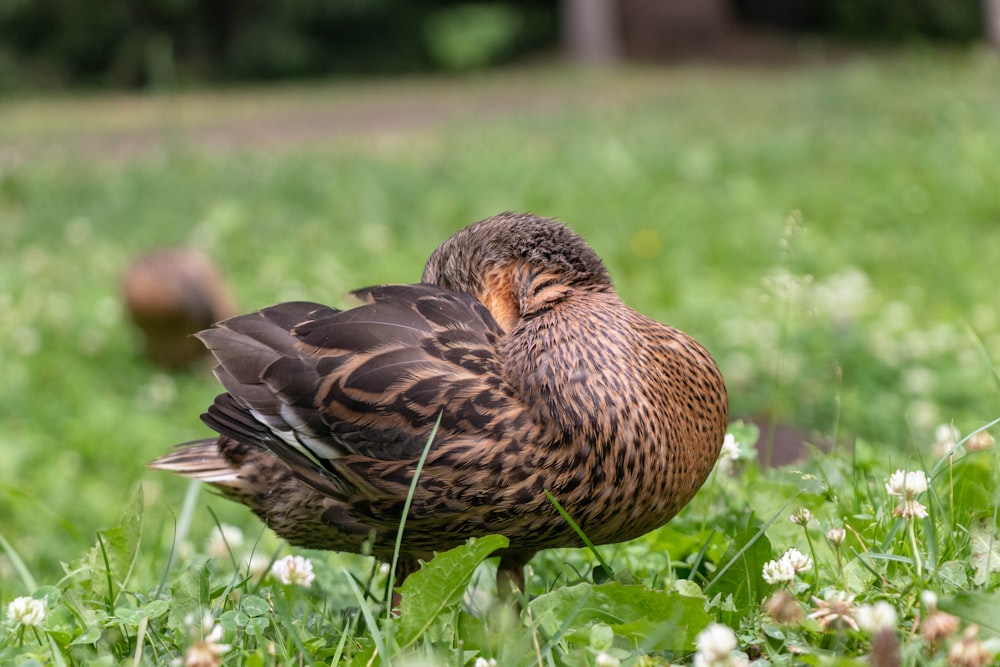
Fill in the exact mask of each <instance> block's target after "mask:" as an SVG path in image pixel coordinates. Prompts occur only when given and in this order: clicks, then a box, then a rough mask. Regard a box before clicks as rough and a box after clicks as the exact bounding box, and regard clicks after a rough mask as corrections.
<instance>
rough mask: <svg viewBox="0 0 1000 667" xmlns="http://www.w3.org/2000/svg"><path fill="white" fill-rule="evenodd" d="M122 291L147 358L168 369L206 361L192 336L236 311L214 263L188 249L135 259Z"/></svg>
mask: <svg viewBox="0 0 1000 667" xmlns="http://www.w3.org/2000/svg"><path fill="white" fill-rule="evenodd" d="M121 287H122V296H123V298H124V301H125V308H126V310H127V311H128V314H129V317H130V318H131V320H132V323H133V324H135V326H136V328H138V329H139V332H140V333H141V334H142V339H143V345H144V348H145V351H146V354H148V355H149V357H150V359H151V360H152V361H153V362H154V363H156V364H158V365H160V366H162V367H164V368H167V369H170V370H173V369H177V368H180V367H182V366H185V365H187V364H190V363H192V362H194V361H196V360H197V359H200V358H202V357H204V356H205V347H204V346H203V345H202V344H201V343H199V342H198V341H197V340H196V339H194V338H192V334H195V333H197V332H198V331H200V330H202V329H204V328H205V327H210V326H212V324H214V323H215V322H218V321H219V320H221V319H224V318H227V317H232V316H233V315H236V312H237V311H236V305H235V302H234V301H233V297H232V294H231V293H230V291H229V287H228V286H227V285H226V282H225V280H223V278H222V274H221V273H219V271H218V269H216V267H215V265H214V264H213V263H212V260H210V259H209V258H208V256H207V255H205V254H204V253H203V252H200V251H197V250H192V249H189V248H160V249H157V250H152V251H150V252H147V253H144V254H142V255H140V256H139V257H136V258H135V260H133V261H132V262H131V263H130V264H129V266H128V268H126V269H125V271H124V273H123V274H122V279H121Z"/></svg>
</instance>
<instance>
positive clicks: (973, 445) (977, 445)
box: [965, 431, 997, 452]
mask: <svg viewBox="0 0 1000 667" xmlns="http://www.w3.org/2000/svg"><path fill="white" fill-rule="evenodd" d="M996 443H997V441H996V438H994V437H993V436H992V435H990V433H989V432H988V431H980V432H979V433H976V434H975V435H973V436H972V437H971V438H969V441H968V442H966V443H965V445H966V447H968V448H969V451H970V452H978V451H982V450H984V449H990V448H991V447H993V445H995V444H996Z"/></svg>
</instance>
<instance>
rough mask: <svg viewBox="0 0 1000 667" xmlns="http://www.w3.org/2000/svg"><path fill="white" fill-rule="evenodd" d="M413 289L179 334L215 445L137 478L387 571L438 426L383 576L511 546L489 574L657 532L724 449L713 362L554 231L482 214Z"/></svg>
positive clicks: (297, 306)
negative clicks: (204, 365) (195, 356)
mask: <svg viewBox="0 0 1000 667" xmlns="http://www.w3.org/2000/svg"><path fill="white" fill-rule="evenodd" d="M423 281H424V282H423V283H421V284H416V285H390V286H382V287H372V288H368V289H365V290H360V291H359V292H357V293H356V294H357V295H358V296H359V297H361V298H362V299H363V301H364V303H363V305H361V306H358V307H357V308H353V309H350V310H344V311H337V310H334V309H331V308H327V307H325V306H321V305H318V304H310V303H287V304H281V305H277V306H273V307H271V308H266V309H263V310H261V311H259V312H258V313H253V314H250V315H243V316H240V317H237V318H233V319H230V320H227V321H225V322H222V323H220V324H219V325H217V326H216V327H215V328H213V329H210V330H208V331H206V332H203V333H202V334H200V337H201V339H202V340H203V342H204V343H205V345H206V346H207V347H208V348H209V350H210V351H211V352H212V354H213V355H214V356H215V358H216V360H217V362H218V366H217V368H216V376H217V377H218V379H219V381H220V382H221V383H222V385H223V387H225V389H226V393H225V394H221V395H220V396H219V397H217V399H216V401H215V403H214V404H213V405H212V406H211V407H210V408H209V411H208V413H207V414H206V415H204V419H205V422H206V423H207V424H208V425H209V426H210V427H212V428H213V429H214V430H216V431H217V432H218V433H220V434H221V435H220V437H219V438H218V441H217V442H215V441H205V442H202V443H198V444H196V445H193V446H188V447H187V448H185V447H181V448H179V449H177V450H175V451H174V452H173V453H171V454H169V455H167V456H166V457H164V458H162V459H159V460H158V461H156V462H154V463H153V464H152V465H153V467H157V468H161V469H169V470H174V471H176V472H179V473H181V474H185V475H188V476H191V477H195V478H199V479H204V480H205V481H206V482H208V483H210V484H213V485H215V486H216V487H218V488H219V489H220V490H221V491H222V493H224V494H225V495H227V496H229V497H231V498H233V499H235V500H237V501H239V502H242V503H244V504H246V505H248V506H249V507H250V508H251V509H253V511H254V512H255V513H257V515H258V516H260V517H261V518H262V519H263V520H264V521H265V522H267V524H268V525H269V526H271V527H272V528H273V529H274V530H275V532H277V533H278V534H279V535H282V536H284V537H286V538H287V539H288V540H289V541H290V542H292V543H293V544H299V545H302V546H311V547H321V548H327V549H338V550H348V551H359V550H360V549H361V548H362V543H363V542H364V541H365V540H366V539H370V540H371V543H370V546H371V547H372V553H374V554H375V555H376V556H378V557H379V558H382V559H388V558H389V557H390V556H391V553H392V545H393V542H394V539H395V531H396V528H397V526H398V522H399V517H400V514H401V512H402V507H403V503H404V501H405V499H406V495H407V491H408V488H409V486H410V483H411V481H412V476H413V472H414V469H415V466H416V462H417V459H418V458H419V456H420V454H421V452H422V451H423V449H424V446H425V445H426V443H427V440H428V437H429V435H430V432H431V429H432V428H433V425H434V423H435V420H437V418H438V416H439V415H440V419H441V424H440V429H439V431H438V434H437V437H436V439H435V441H434V443H433V445H432V448H431V449H430V452H429V454H428V458H427V462H426V465H425V467H424V469H423V472H422V474H421V477H420V479H419V481H418V486H417V490H416V493H415V496H414V502H413V505H412V507H411V511H410V516H409V517H408V519H407V524H406V535H405V538H404V541H403V553H402V554H401V556H402V564H401V567H400V573H399V574H400V575H401V576H405V574H406V573H408V572H410V571H412V570H413V569H415V567H416V566H417V559H427V558H429V557H430V556H431V555H432V553H433V552H434V551H440V550H443V549H447V548H450V547H452V546H455V545H458V544H461V543H462V542H464V541H465V540H466V539H467V538H468V537H470V536H474V535H485V534H490V533H502V534H504V535H507V536H508V537H509V538H510V540H511V546H510V549H508V550H507V552H506V553H505V554H504V556H505V558H504V560H503V561H502V568H503V569H504V570H506V574H507V575H509V576H512V577H513V578H514V579H515V580H519V575H518V573H517V571H516V570H517V568H519V567H520V566H521V565H522V564H523V563H524V562H526V560H527V559H528V558H530V557H531V555H532V554H533V553H534V552H535V551H537V550H538V549H543V548H548V547H556V546H574V545H577V544H578V539H577V537H576V535H575V534H574V532H573V531H572V530H571V529H570V528H569V526H568V525H567V524H566V522H565V521H564V520H563V519H562V518H561V517H560V516H559V514H558V513H557V512H556V511H555V510H554V508H553V507H552V506H551V504H550V503H549V502H548V500H547V499H546V498H545V495H544V491H545V490H549V491H550V492H552V493H553V495H554V496H555V497H556V498H557V499H559V501H560V502H561V503H562V504H563V506H564V507H565V508H566V510H567V511H568V512H569V513H570V515H571V516H573V517H574V518H575V519H576V521H577V522H578V523H579V524H580V526H581V527H582V528H583V530H584V531H585V532H586V534H587V535H588V536H589V537H590V539H591V540H592V541H594V542H595V543H598V544H602V543H608V542H618V541H622V540H627V539H631V538H633V537H637V536H639V535H642V534H644V533H646V532H648V531H650V530H652V529H654V528H657V527H659V526H661V525H663V524H664V523H666V522H667V521H668V520H669V519H670V518H671V517H672V516H673V515H674V514H675V513H676V512H677V511H678V510H679V509H680V508H681V507H683V506H684V505H685V504H686V503H687V502H688V501H689V500H690V499H691V497H692V496H693V495H694V493H695V492H696V491H697V490H698V488H699V487H700V486H701V484H702V483H703V482H704V480H705V478H706V477H707V476H708V474H709V472H710V471H711V469H712V466H713V465H714V463H715V460H716V458H717V457H718V452H719V448H720V446H721V443H722V439H723V436H724V435H725V429H726V422H727V402H726V394H725V388H724V385H723V382H722V377H721V376H720V374H719V372H718V369H717V368H716V366H715V363H714V362H713V361H712V359H711V357H710V356H709V355H708V353H707V352H706V351H705V350H704V349H703V348H702V347H701V346H700V345H699V344H698V343H696V342H695V341H694V340H693V339H691V338H690V337H689V336H687V335H686V334H684V333H682V332H681V331H678V330H677V329H674V328H671V327H668V326H665V325H663V324H660V323H658V322H655V321H654V320H651V319H649V318H647V317H645V316H643V315H641V314H639V313H637V312H635V311H634V310H632V309H631V308H629V307H628V306H626V305H625V304H624V303H623V302H622V301H621V300H620V299H619V297H618V296H617V295H616V294H615V292H614V289H613V286H612V283H611V280H610V278H609V277H608V274H607V271H606V269H605V268H604V265H603V263H602V262H601V261H600V259H599V258H598V257H597V255H596V254H594V252H593V251H592V250H591V249H590V248H589V247H588V246H587V245H586V244H585V242H584V241H583V240H582V239H581V238H580V237H579V236H577V235H576V234H575V233H573V232H572V231H570V230H569V229H568V228H567V227H565V226H564V225H562V224H561V223H558V222H555V221H552V220H548V219H544V218H538V217H535V216H530V215H519V214H503V215H500V216H496V217H494V218H490V219H488V220H485V221H482V222H480V223H477V224H475V225H472V226H470V227H467V228H466V229H464V230H462V231H460V232H458V233H457V234H455V235H454V236H453V237H451V238H450V239H449V240H448V241H446V242H445V243H444V244H442V245H441V246H440V247H439V248H438V249H437V250H435V252H434V253H433V254H432V255H431V258H430V259H429V260H428V263H427V266H426V268H425V270H424V275H423Z"/></svg>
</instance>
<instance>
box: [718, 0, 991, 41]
mask: <svg viewBox="0 0 1000 667" xmlns="http://www.w3.org/2000/svg"><path fill="white" fill-rule="evenodd" d="M730 3H731V5H732V8H733V10H734V12H735V14H736V16H737V17H739V18H740V19H741V20H742V21H744V22H745V23H748V24H751V25H763V26H769V27H777V28H787V29H794V30H809V31H818V32H823V33H826V34H829V35H833V36H836V37H840V38H847V39H859V40H868V41H906V40H919V39H927V40H937V41H950V42H968V41H971V40H974V39H977V38H978V37H979V36H980V35H982V32H983V16H982V2H981V0H878V1H877V2H873V1H872V0H730Z"/></svg>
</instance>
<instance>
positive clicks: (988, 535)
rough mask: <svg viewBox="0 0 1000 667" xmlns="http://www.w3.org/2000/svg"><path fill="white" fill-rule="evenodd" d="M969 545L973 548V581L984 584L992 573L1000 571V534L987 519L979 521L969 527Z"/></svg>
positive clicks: (976, 583) (980, 584) (977, 584)
mask: <svg viewBox="0 0 1000 667" xmlns="http://www.w3.org/2000/svg"><path fill="white" fill-rule="evenodd" d="M969 546H970V547H971V549H972V567H973V568H974V569H975V574H973V575H972V583H974V584H975V585H976V586H983V585H984V584H986V582H987V581H989V579H990V573H992V572H1000V534H997V532H996V531H995V530H993V527H992V524H991V523H990V522H987V521H985V520H980V521H977V522H976V523H975V524H974V525H972V526H970V527H969Z"/></svg>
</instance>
